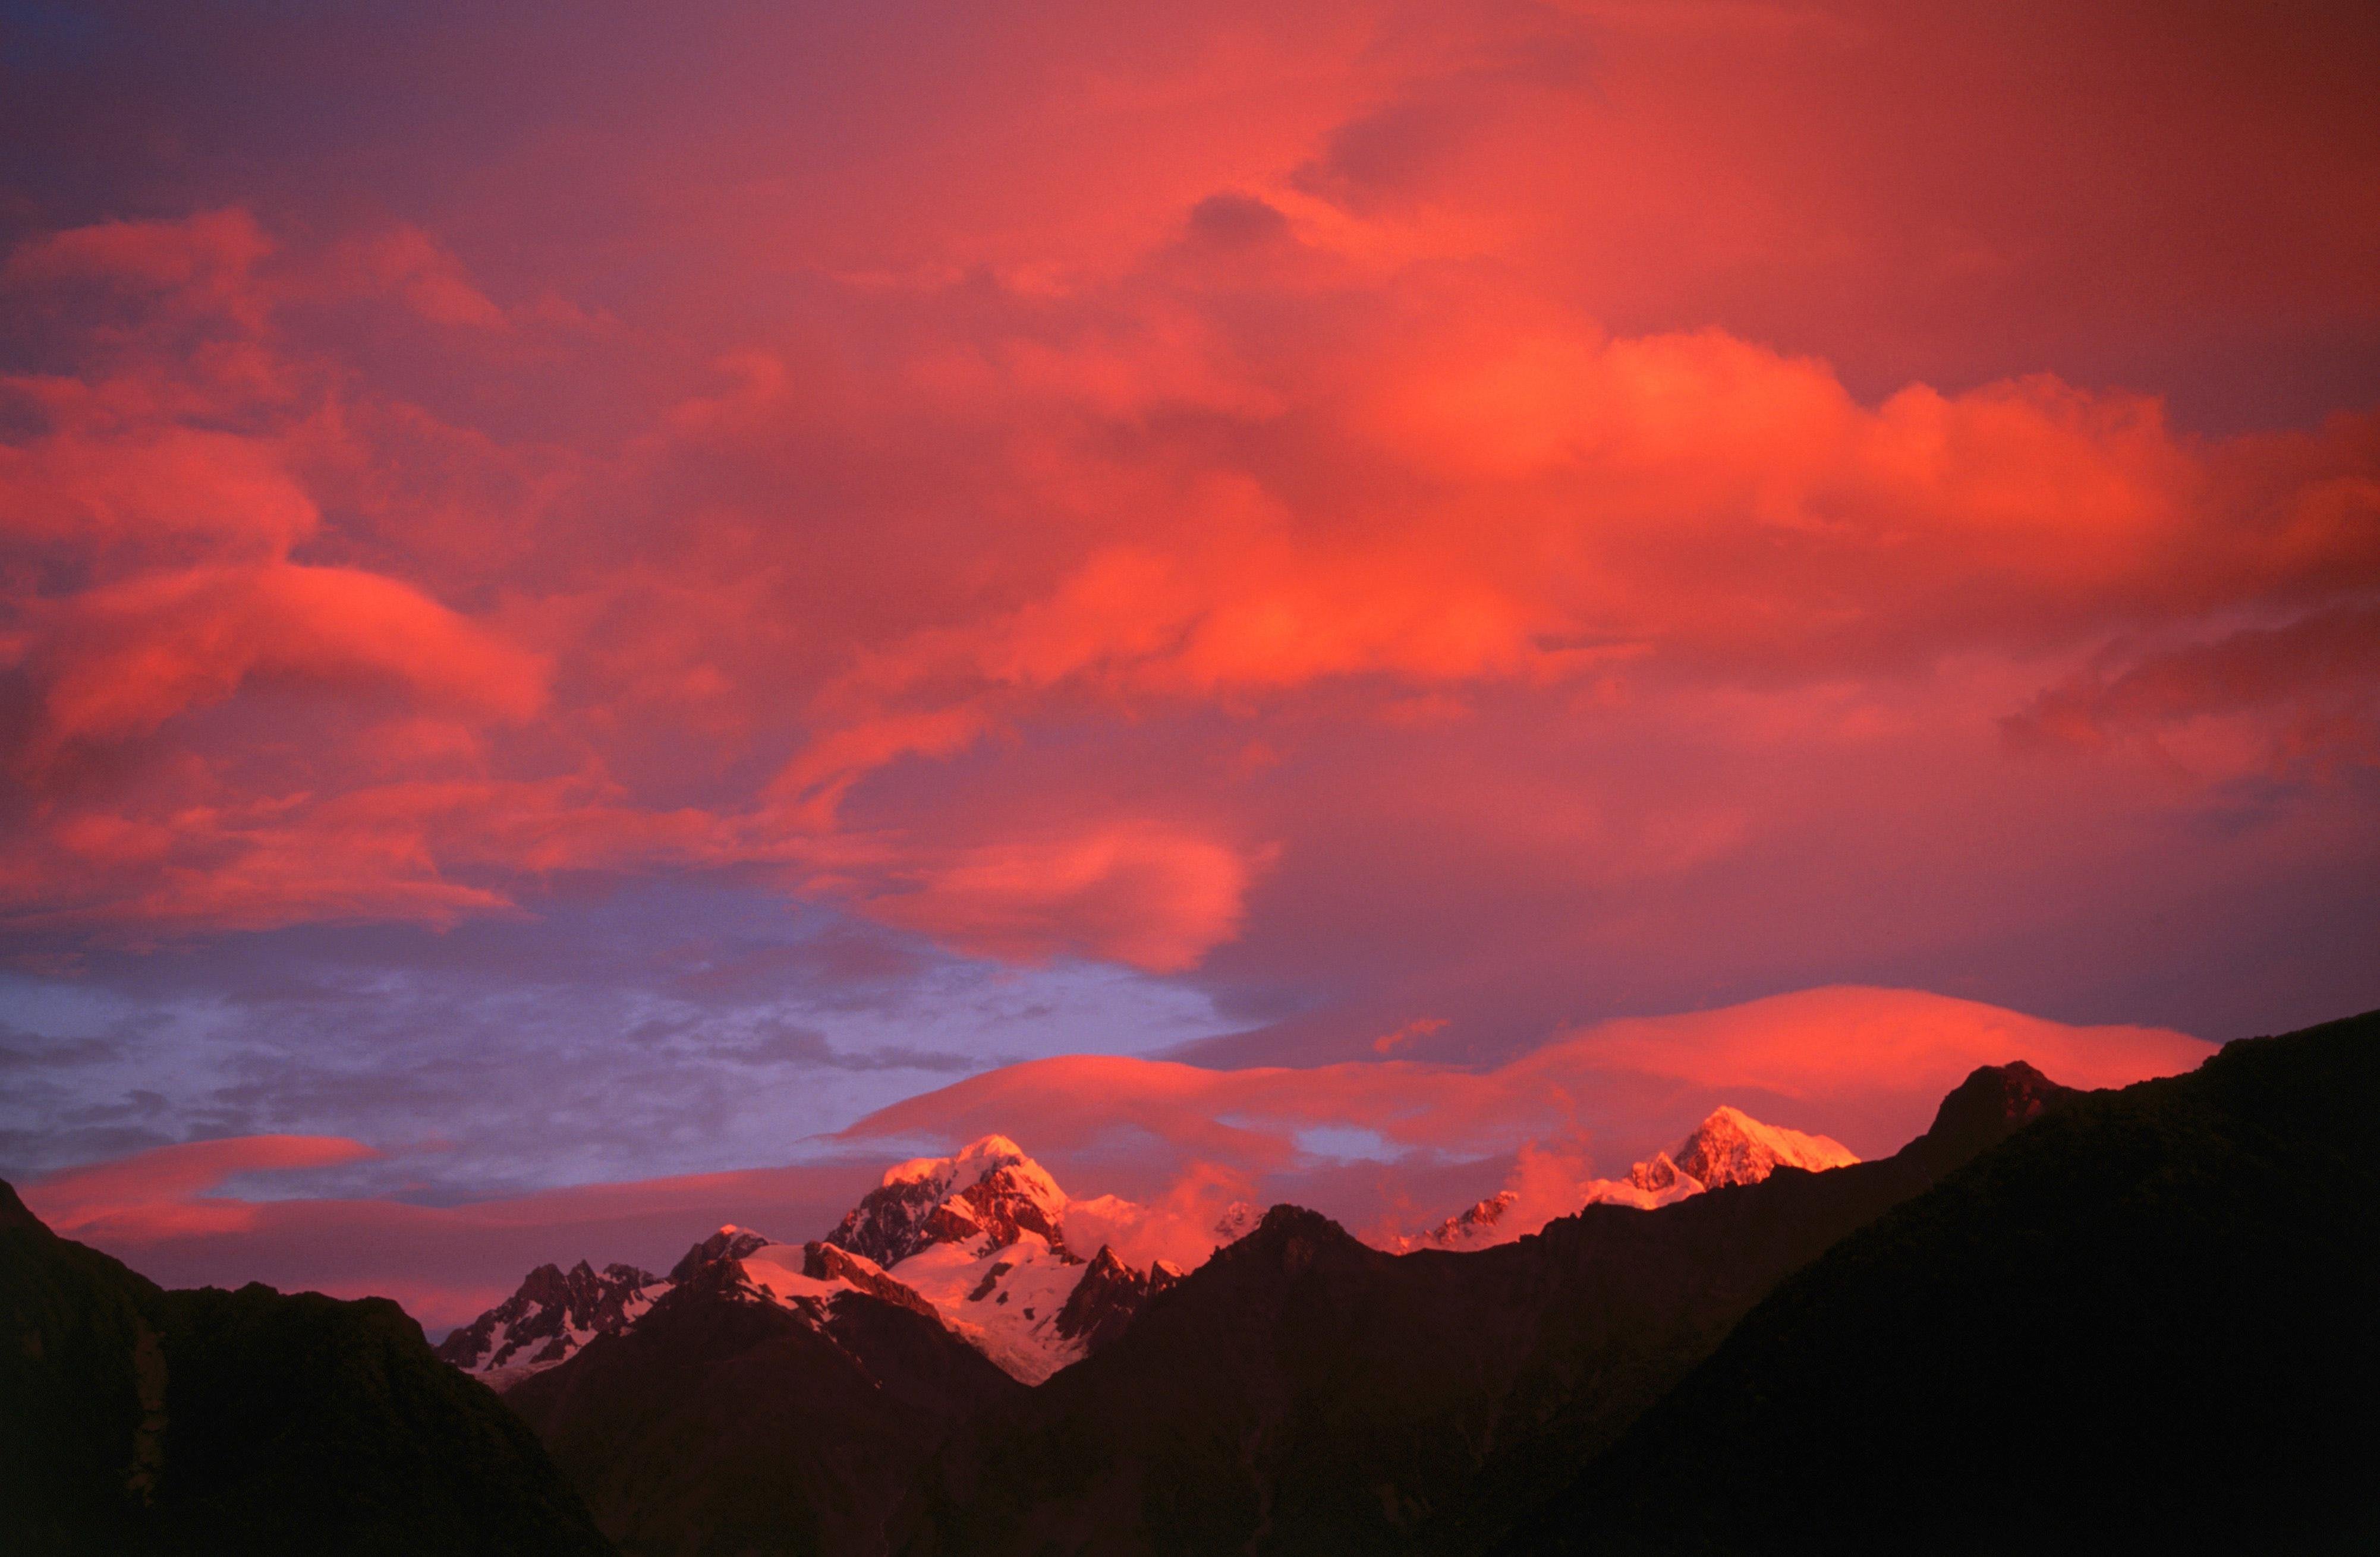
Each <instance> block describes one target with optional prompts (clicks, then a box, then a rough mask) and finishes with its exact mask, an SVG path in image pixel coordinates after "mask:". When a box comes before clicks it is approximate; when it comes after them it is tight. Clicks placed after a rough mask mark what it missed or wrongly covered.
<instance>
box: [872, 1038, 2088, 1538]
mask: <svg viewBox="0 0 2380 1557" xmlns="http://www.w3.org/2000/svg"><path fill="white" fill-rule="evenodd" d="M2068 1095H2070V1094H2067V1093H2066V1092H2064V1089H2058V1088H2054V1087H2051V1086H2049V1085H2048V1084H2047V1083H2046V1082H2044V1081H2042V1080H2040V1078H2038V1076H2037V1075H2035V1074H2034V1073H2032V1072H2030V1071H2028V1070H2023V1069H2022V1068H2014V1067H2011V1068H2006V1069H2003V1070H1984V1071H1978V1072H1977V1073H1976V1074H1975V1075H1974V1076H1973V1077H1972V1078H1970V1079H1969V1080H1968V1081H1967V1082H1966V1083H1965V1084H1964V1085H1962V1086H1961V1088H1960V1089H1959V1090H1958V1091H1957V1092H1954V1093H1953V1094H1951V1096H1950V1097H1949V1099H1947V1100H1946V1101H1945V1103H1944V1104H1943V1108H1942V1111H1941V1115H1940V1116H1939V1117H1938V1118H1937V1121H1936V1125H1935V1128H1934V1129H1933V1130H1932V1131H1931V1132H1929V1134H1928V1135H1927V1136H1925V1137H1924V1138H1921V1139H1920V1140H1919V1141H1914V1142H1913V1143H1912V1144H1911V1145H1910V1146H1908V1147H1906V1148H1904V1149H1903V1150H1902V1151H1901V1152H1900V1153H1896V1154H1895V1155H1894V1156H1892V1157H1890V1158H1888V1159H1885V1160H1883V1161H1879V1162H1875V1163H1865V1164H1856V1165H1849V1166H1845V1167H1841V1168H1838V1169H1835V1170H1832V1171H1828V1172H1822V1173H1812V1172H1808V1171H1804V1170H1802V1169H1799V1168H1795V1167H1792V1166H1790V1165H1770V1167H1769V1169H1768V1172H1767V1177H1765V1178H1763V1179H1762V1180H1761V1181H1759V1182H1756V1183H1749V1184H1740V1185H1733V1186H1730V1187H1726V1188H1721V1189H1711V1190H1707V1191H1705V1192H1701V1193H1696V1194H1693V1195H1691V1196H1688V1197H1686V1198H1683V1199H1681V1200H1679V1201H1677V1202H1676V1203H1673V1204H1670V1205H1668V1206H1666V1207H1665V1208H1663V1209H1660V1210H1658V1211H1654V1212H1650V1213H1647V1212H1645V1211H1641V1210H1638V1209H1635V1208H1633V1207H1631V1206H1622V1205H1616V1204H1596V1205H1590V1206H1588V1207H1586V1208H1585V1210H1583V1211H1581V1212H1580V1213H1577V1214H1575V1215H1573V1216H1567V1217H1563V1218H1560V1219H1558V1220H1556V1221H1555V1222H1553V1223H1551V1224H1549V1225H1548V1226H1547V1227H1546V1229H1545V1231H1544V1232H1543V1233H1542V1234H1541V1235H1539V1236H1536V1237H1527V1238H1523V1239H1521V1240H1519V1241H1517V1242H1512V1243H1507V1244H1502V1245H1500V1246H1495V1247H1489V1248H1485V1249H1478V1250H1476V1251H1473V1252H1463V1253H1450V1252H1440V1251H1435V1250H1423V1251H1420V1252H1415V1253H1412V1254H1407V1255H1403V1256H1397V1255H1391V1254H1389V1253H1386V1252H1384V1251H1381V1250H1378V1249H1371V1248H1367V1247H1366V1246H1365V1245H1364V1244H1362V1243H1359V1242H1358V1241H1356V1240H1355V1239H1354V1238H1353V1237H1349V1236H1348V1235H1347V1234H1346V1233H1345V1232H1343V1231H1342V1229H1340V1228H1339V1227H1338V1226H1337V1225H1335V1224H1334V1223H1331V1222H1330V1221H1329V1220H1328V1219H1326V1218H1324V1217H1321V1216H1318V1215H1317V1214H1315V1213H1312V1212H1306V1211H1301V1210H1298V1209H1296V1208H1294V1207H1289V1206H1278V1207H1275V1208H1274V1209H1273V1210H1272V1211H1271V1212H1270V1213H1267V1214H1266V1216H1265V1217H1264V1219H1263V1221H1262V1223H1261V1224H1260V1225H1258V1226H1257V1229H1256V1231H1255V1232H1254V1233H1252V1234H1251V1235H1250V1236H1249V1237H1245V1238H1244V1239H1242V1240H1241V1241H1239V1242H1238V1243H1235V1244H1233V1245H1232V1246H1230V1247H1229V1248H1226V1249H1221V1250H1220V1251H1219V1252H1218V1253H1217V1254H1216V1255H1215V1257H1214V1258H1213V1259H1211V1260H1210V1261H1208V1262H1207V1263H1206V1264H1205V1265H1204V1266H1202V1267H1201V1268H1199V1269H1198V1270H1196V1271H1195V1272H1193V1273H1190V1274H1189V1275H1188V1276H1186V1277H1185V1278H1184V1279H1183V1280H1182V1282H1181V1283H1180V1284H1179V1285H1175V1286H1173V1287H1172V1288H1171V1289H1170V1290H1167V1291H1165V1292H1163V1293H1161V1294H1160V1295H1159V1296H1157V1297H1156V1298H1152V1299H1151V1300H1150V1301H1149V1302H1148V1304H1147V1308H1146V1309H1145V1310H1143V1312H1142V1313H1141V1314H1140V1316H1139V1317H1138V1318H1137V1319H1136V1320H1135V1322H1134V1323H1133V1324H1132V1326H1131V1328H1129V1329H1128V1330H1126V1331H1125V1332H1124V1333H1123V1335H1122V1337H1121V1338H1120V1339H1118V1340H1117V1341H1116V1342H1115V1343H1114V1344H1113V1345H1112V1346H1109V1347H1107V1348H1105V1349H1104V1350H1102V1351H1100V1352H1099V1353H1098V1354H1097V1355H1094V1356H1092V1357H1090V1358H1088V1359H1087V1360H1086V1361H1084V1362H1082V1363H1080V1364H1078V1365H1077V1366H1075V1367H1073V1368H1070V1369H1068V1370H1065V1371H1064V1372H1062V1373H1059V1374H1058V1375H1056V1376H1055V1377H1053V1378H1051V1379H1050V1381H1049V1382H1047V1383H1046V1384H1044V1385H1042V1386H1041V1387H1040V1388H1038V1389H1037V1390H1034V1391H1032V1392H1030V1393H1029V1394H1025V1395H1023V1396H1021V1397H1019V1398H1017V1399H1015V1400H1014V1401H1013V1402H1010V1403H1008V1404H1006V1405H1004V1406H1001V1407H1000V1408H999V1409H997V1410H995V1411H994V1412H992V1413H991V1414H990V1415H989V1416H987V1417H985V1418H981V1419H979V1420H977V1422H975V1423H974V1424H972V1425H971V1426H970V1427H969V1428H968V1429H967V1430H965V1431H963V1432H961V1433H959V1434H957V1435H955V1436H954V1437H953V1439H952V1440H951V1442H950V1443H949V1444H948V1445H947V1446H946V1448H945V1449H944V1451H943V1453H942V1454H941V1455H940V1456H939V1457H938V1458H937V1461H936V1463H935V1465H934V1466H933V1467H932V1470H931V1472H930V1474H929V1476H928V1478H927V1479H926V1484H925V1488H924V1491H923V1492H922V1494H921V1496H920V1499H919V1503H918V1504H917V1507H916V1508H915V1509H914V1510H913V1511H912V1512H911V1514H910V1515H909V1516H908V1519H907V1522H906V1523H905V1527H904V1528H903V1532H902V1533H903V1536H904V1539H905V1542H906V1545H905V1547H904V1548H903V1550H905V1551H911V1552H913V1553H918V1554H924V1553H959V1552H966V1553H1002V1552H1037V1553H1039V1552H1101V1553H1108V1552H1112V1553H1160V1552H1181V1553H1191V1552H1208V1551H1247V1552H1279V1553H1305V1552H1321V1551H1364V1552H1400V1551H1432V1552H1450V1551H1451V1552H1460V1551H1476V1550H1479V1549H1480V1548H1482V1547H1484V1546H1485V1545H1487V1544H1488V1543H1489V1542H1490V1541H1492V1540H1493V1539H1497V1538H1498V1537H1500V1535H1501V1534H1502V1533H1503V1532H1504V1530H1505V1528H1506V1527H1507V1525H1508V1523H1509V1521H1510V1520H1511V1519H1512V1518H1513V1517H1515V1516H1516V1515H1518V1514H1520V1513H1522V1512H1524V1511H1526V1510H1527V1509H1529V1508H1530V1507H1532V1506H1534V1505H1535V1504H1536V1503H1538V1502H1541V1501H1542V1500H1543V1499H1545V1498H1547V1497H1549V1496H1551V1495H1552V1494H1554V1493H1555V1492H1556V1491H1559V1490H1560V1486H1561V1485H1562V1483H1563V1482H1564V1481H1565V1480H1566V1479H1568V1477H1569V1476H1570V1475H1572V1474H1573V1467H1576V1466H1580V1465H1583V1464H1585V1462H1586V1460H1587V1459H1588V1458H1589V1457H1590V1456H1592V1455H1593V1454H1596V1453H1597V1452H1599V1451H1600V1450H1602V1449H1604V1448H1606V1447H1608V1446H1609V1444H1610V1443H1611V1442H1612V1441H1613V1440H1614V1439H1615V1438H1616V1437H1617V1436H1618V1435H1619V1433H1620V1432H1621V1430H1622V1429H1624V1428H1625V1427H1626V1426H1627V1425H1628V1423H1629V1422H1630V1421H1631V1420H1633V1418H1635V1417H1636V1416H1637V1415H1638V1414H1639V1413H1640V1412H1642V1411H1643V1410H1644V1409H1645V1406H1649V1405H1650V1404H1651V1403H1652V1402H1653V1401H1655V1400H1656V1399H1658V1398H1659V1396H1660V1395H1661V1394H1663V1393H1664V1392H1665V1391H1666V1390H1667V1389H1669V1388H1670V1386H1671V1385H1672V1384H1674V1383H1675V1382H1677V1381H1678V1380H1679V1379H1680V1378H1682V1376H1683V1375H1684V1374H1685V1373H1686V1372H1687V1371H1688V1370H1690V1369H1691V1368H1692V1367H1693V1366H1694V1364H1695V1363H1696V1362H1698V1361H1699V1360H1701V1358H1704V1357H1706V1356H1707V1355H1708V1354H1709V1353H1710V1352H1711V1350H1712V1349H1713V1348H1714V1347H1716V1346H1718V1343H1719V1341H1720V1340H1721V1338H1722V1337H1723V1336H1725V1334H1727V1332H1728V1330H1729V1329H1730V1326H1732V1325H1733V1323H1734V1322H1735V1321H1736V1320H1737V1319H1738V1318H1740V1317H1741V1316H1742V1315H1743V1313H1744V1312H1745V1311H1746V1310H1749V1309H1750V1308H1751V1307H1752V1306H1753V1305H1754V1304H1755V1303H1756V1302H1757V1301H1759V1299H1760V1298H1762V1297H1764V1296H1765V1295H1766V1294H1767V1292H1768V1290H1769V1289H1770V1288H1771V1287H1773V1286H1774V1285H1776V1283H1777V1282H1778V1281H1779V1279H1781V1278H1782V1277H1783V1276H1785V1275H1786V1274H1787V1273H1790V1272H1791V1271H1792V1270H1794V1269H1795V1268H1796V1267H1798V1266H1799V1265H1801V1264H1803V1262H1805V1261H1808V1260H1809V1259H1810V1258H1812V1257H1813V1256H1815V1255H1816V1254H1817V1253H1818V1252H1820V1251H1821V1250H1823V1249H1826V1248H1827V1247H1828V1245H1830V1244H1832V1243H1833V1242H1835V1241H1836V1240H1837V1239H1838V1238H1840V1237H1842V1236H1844V1235H1845V1234H1846V1233H1849V1232H1851V1231H1852V1230H1853V1229H1854V1228H1857V1227H1859V1226H1861V1225H1864V1224H1865V1223H1867V1222H1869V1221H1871V1220H1873V1219H1874V1218H1875V1217H1876V1216H1877V1215H1879V1214H1881V1213H1884V1212H1885V1211H1887V1210H1888V1209H1889V1208H1890V1207H1892V1206H1894V1205H1896V1204H1898V1203H1900V1202H1901V1201H1905V1200H1907V1199H1908V1198H1910V1197H1911V1196H1913V1195H1914V1194H1917V1193H1919V1192H1921V1191H1922V1190H1924V1189H1925V1188H1927V1187H1928V1186H1930V1185H1931V1184H1932V1183H1933V1182H1935V1180H1936V1179H1937V1178H1938V1177H1940V1176H1941V1175H1942V1174H1944V1173H1946V1172H1948V1171H1949V1170H1950V1169H1952V1168H1954V1167H1956V1166H1957V1165H1960V1164H1961V1163H1962V1162H1964V1161H1966V1160H1967V1159H1968V1158H1970V1157H1972V1156H1973V1155H1974V1154H1975V1153H1976V1152H1978V1151H1981V1150H1983V1149H1985V1147H1987V1146H1988V1145H1990V1144H1992V1143H1994V1142H1996V1141H1998V1140H1999V1139H2002V1138H2004V1137H2005V1136H2006V1135H2007V1134H2008V1133H2009V1132H2010V1130H2012V1129H2016V1128H2018V1127H2019V1126H2021V1125H2022V1124H2023V1123H2024V1122H2025V1120H2026V1119H2027V1118H2028V1117H2030V1116H2032V1114H2033V1113H2034V1112H2037V1111H2038V1109H2039V1108H2041V1107H2044V1106H2049V1105H2052V1104H2055V1103H2057V1102H2058V1101H2059V1100H2061V1099H2062V1098H2064V1097H2066V1096H2068Z"/></svg>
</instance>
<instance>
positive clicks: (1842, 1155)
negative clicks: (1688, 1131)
mask: <svg viewBox="0 0 2380 1557" xmlns="http://www.w3.org/2000/svg"><path fill="white" fill-rule="evenodd" d="M1670 1157H1671V1159H1672V1161H1673V1162H1674V1163H1675V1165H1676V1167H1677V1170H1678V1171H1679V1172H1680V1173H1682V1174H1684V1175H1685V1176H1686V1177H1690V1178H1694V1179H1696V1180H1698V1181H1699V1182H1700V1183H1701V1184H1702V1186H1703V1187H1704V1188H1705V1189H1720V1188H1722V1187H1724V1186H1726V1185H1730V1184H1757V1183H1759V1182H1760V1181H1761V1180H1762V1179H1764V1178H1766V1177H1768V1176H1769V1175H1770V1174H1772V1173H1774V1172H1776V1171H1777V1170H1778V1169H1779V1168H1780V1167H1797V1168H1807V1169H1808V1170H1809V1171H1811V1172H1812V1173H1817V1172H1822V1171H1823V1170H1825V1169H1827V1168H1831V1167H1844V1166H1848V1165H1850V1164H1852V1163H1855V1162H1858V1161H1859V1158H1857V1157H1856V1156H1854V1155H1852V1152H1851V1150H1850V1149H1849V1148H1848V1147H1846V1146H1844V1145H1843V1143H1842V1142H1840V1141H1835V1140H1831V1139H1829V1138H1828V1137H1827V1136H1823V1135H1804V1134H1803V1133H1802V1132H1801V1131H1800V1130H1789V1129H1781V1128H1780V1127H1779V1126H1776V1125H1764V1124H1762V1123H1761V1122H1760V1121H1759V1120H1757V1119H1755V1118H1754V1117H1753V1116H1751V1115H1749V1114H1746V1113H1745V1112H1744V1111H1743V1109H1741V1108H1720V1109H1718V1111H1717V1112H1715V1113H1713V1114H1712V1115H1711V1116H1710V1117H1709V1118H1707V1119H1705V1120H1704V1121H1703V1122H1702V1123H1701V1124H1699V1125H1697V1126H1695V1127H1694V1134H1692V1135H1690V1136H1688V1137H1686V1139H1685V1140H1684V1141H1683V1142H1682V1143H1681V1144H1680V1145H1679V1147H1678V1150H1677V1151H1675V1152H1674V1153H1670Z"/></svg>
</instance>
